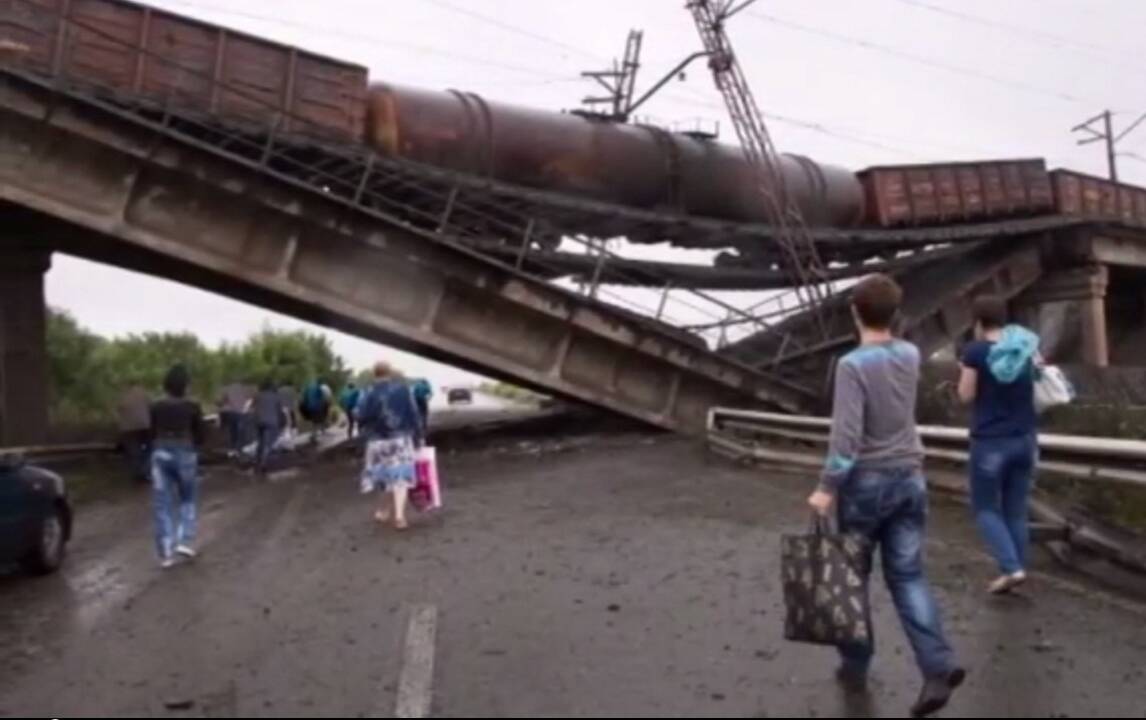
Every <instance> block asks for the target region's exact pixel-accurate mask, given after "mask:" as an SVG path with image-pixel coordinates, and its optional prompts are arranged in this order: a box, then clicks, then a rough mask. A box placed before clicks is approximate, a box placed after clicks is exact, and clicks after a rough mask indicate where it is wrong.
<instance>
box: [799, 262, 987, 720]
mask: <svg viewBox="0 0 1146 720" xmlns="http://www.w3.org/2000/svg"><path fill="white" fill-rule="evenodd" d="M902 297H903V292H902V290H901V289H900V287H899V286H898V285H897V284H896V282H895V281H894V280H892V279H891V278H890V277H887V276H886V275H873V276H871V277H868V278H866V279H865V280H863V281H862V282H861V283H860V284H859V285H857V286H856V288H855V290H854V291H853V294H852V305H851V310H852V315H853V318H854V320H855V323H856V325H857V327H858V329H859V334H860V346H859V347H858V348H856V349H855V350H853V351H852V352H850V353H848V354H847V355H845V356H844V357H842V358H841V359H840V361H839V364H838V366H837V367H836V382H835V398H834V401H833V404H832V431H831V440H830V445H829V448H828V457H827V461H826V463H825V467H824V471H823V475H822V478H821V481H820V485H819V487H818V488H817V490H816V491H815V492H814V493H813V494H812V496H811V497H810V498H809V499H808V502H809V504H810V505H811V506H812V508H813V509H814V510H815V511H816V512H817V513H819V514H821V515H829V514H830V513H831V511H832V508H833V507H835V509H836V512H837V516H838V519H839V525H840V532H842V533H854V534H858V535H863V536H865V537H867V538H868V539H869V540H870V541H871V542H872V544H873V547H874V546H878V547H879V549H880V552H881V557H882V561H883V574H884V580H885V581H886V583H887V587H888V590H889V591H890V592H891V596H892V599H893V600H894V602H895V608H896V611H897V612H898V613H899V619H900V622H901V623H902V625H903V629H904V632H905V633H906V634H907V638H908V640H909V641H910V643H911V647H912V649H913V650H914V653H915V660H916V663H917V664H918V666H919V669H920V671H921V673H922V675H923V688H922V690H921V692H920V694H919V698H918V700H916V702H915V704H914V705H913V706H912V708H911V714H912V716H913V717H926V716H928V715H932V714H934V713H936V712H938V711H939V710H941V709H943V708H944V707H945V706H946V705H947V703H948V701H949V700H950V698H951V694H952V693H953V692H954V690H955V689H956V688H957V687H959V685H961V684H962V683H963V679H964V678H965V676H966V673H965V672H964V671H963V669H962V668H960V667H959V665H958V664H957V663H956V661H955V655H954V652H953V651H952V649H951V646H950V644H949V643H948V642H947V638H946V636H945V635H944V633H943V628H942V623H941V622H940V617H939V608H938V607H937V606H936V603H935V598H934V596H933V595H932V592H931V588H930V586H929V585H928V583H927V578H926V577H925V575H924V571H923V545H924V535H925V532H926V524H927V483H926V481H925V479H924V477H923V472H922V464H923V445H922V443H921V442H920V439H919V434H918V432H917V431H916V426H915V397H916V388H917V387H918V384H919V349H918V348H916V347H915V346H914V345H912V344H911V343H909V342H906V341H904V340H898V339H896V338H895V337H893V336H892V333H891V326H892V323H893V321H894V320H895V317H896V315H897V313H898V311H899V304H900V302H901V300H902ZM874 654H875V648H874V645H863V646H854V647H841V648H840V655H841V657H842V664H841V666H840V669H839V671H838V672H837V677H838V678H839V680H840V682H841V683H842V684H843V685H844V686H845V687H846V688H848V689H850V690H856V691H862V690H865V689H866V683H867V675H868V670H869V668H870V666H871V661H872V658H873V656H874Z"/></svg>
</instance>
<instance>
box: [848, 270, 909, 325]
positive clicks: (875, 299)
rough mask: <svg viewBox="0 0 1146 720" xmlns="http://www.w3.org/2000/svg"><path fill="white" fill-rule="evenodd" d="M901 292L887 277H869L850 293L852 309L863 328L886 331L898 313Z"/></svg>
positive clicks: (901, 297)
mask: <svg viewBox="0 0 1146 720" xmlns="http://www.w3.org/2000/svg"><path fill="white" fill-rule="evenodd" d="M902 301H903V290H902V289H901V288H900V287H899V283H897V282H895V280H893V279H891V278H890V277H888V276H887V275H883V274H877V275H870V276H868V277H866V278H864V279H863V280H861V281H860V283H859V284H858V285H856V287H855V290H853V291H852V307H854V308H855V310H856V315H858V316H859V320H860V322H861V323H862V324H863V326H864V327H869V328H872V329H874V330H887V329H888V328H890V327H891V323H892V322H893V321H894V320H895V315H896V313H898V312H899V304H900V302H902Z"/></svg>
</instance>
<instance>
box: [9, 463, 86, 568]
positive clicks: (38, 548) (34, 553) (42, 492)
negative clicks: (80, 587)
mask: <svg viewBox="0 0 1146 720" xmlns="http://www.w3.org/2000/svg"><path fill="white" fill-rule="evenodd" d="M71 536H72V508H71V505H70V504H69V503H68V495H67V490H66V488H65V486H64V480H63V478H61V477H60V476H59V475H57V474H55V473H54V472H51V471H49V470H45V469H43V468H38V467H35V466H32V465H29V464H27V463H26V462H25V461H24V460H23V459H22V458H18V457H3V456H0V565H8V564H12V563H19V564H20V565H21V566H22V567H23V568H24V569H25V570H27V571H28V572H30V573H35V574H37V575H47V574H48V573H52V572H55V571H56V570H58V569H59V567H60V565H61V564H62V563H63V561H64V552H65V549H66V548H67V544H68V540H70V539H71Z"/></svg>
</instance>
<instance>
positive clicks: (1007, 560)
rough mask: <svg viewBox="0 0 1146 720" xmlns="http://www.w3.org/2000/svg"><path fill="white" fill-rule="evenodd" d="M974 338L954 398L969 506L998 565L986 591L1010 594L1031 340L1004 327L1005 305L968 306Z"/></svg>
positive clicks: (1020, 528)
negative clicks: (966, 452)
mask: <svg viewBox="0 0 1146 720" xmlns="http://www.w3.org/2000/svg"><path fill="white" fill-rule="evenodd" d="M973 312H974V319H975V338H976V339H975V341H974V342H972V343H970V344H969V345H968V346H967V347H966V349H965V350H964V352H963V359H962V367H961V369H960V376H959V398H960V399H961V400H962V401H963V402H965V403H971V404H972V408H973V414H972V419H971V466H970V472H971V506H972V508H973V509H974V512H975V521H976V522H977V523H978V525H979V531H980V533H981V534H982V536H983V539H984V540H985V541H986V543H987V546H988V547H989V548H990V550H991V554H992V555H993V556H994V558H995V561H996V562H997V563H998V565H999V573H1000V574H999V577H998V578H997V579H995V580H994V581H993V582H992V583H991V584H990V585H989V586H988V591H989V592H990V593H992V594H995V595H998V594H1002V593H1007V592H1010V591H1011V590H1013V589H1015V588H1016V587H1018V586H1019V585H1022V584H1023V583H1025V582H1026V580H1027V552H1028V546H1029V544H1030V540H1029V537H1030V536H1029V529H1028V526H1027V501H1028V499H1029V498H1030V493H1031V486H1032V482H1033V479H1034V472H1035V463H1036V458H1037V456H1038V415H1037V414H1036V412H1035V404H1034V381H1035V376H1036V374H1037V372H1038V370H1037V366H1038V365H1039V364H1040V363H1041V358H1040V357H1039V354H1038V344H1039V339H1038V336H1036V335H1035V334H1034V333H1032V332H1031V331H1029V330H1027V329H1025V328H1022V327H1019V326H1017V325H1007V324H1006V321H1007V305H1006V302H1005V301H1004V300H1002V299H1001V298H998V297H993V296H986V297H981V298H979V299H977V300H976V301H975V303H974V308H973Z"/></svg>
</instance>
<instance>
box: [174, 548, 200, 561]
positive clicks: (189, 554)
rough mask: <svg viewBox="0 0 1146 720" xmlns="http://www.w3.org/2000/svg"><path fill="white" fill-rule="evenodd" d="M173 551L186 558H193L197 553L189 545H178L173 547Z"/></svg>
mask: <svg viewBox="0 0 1146 720" xmlns="http://www.w3.org/2000/svg"><path fill="white" fill-rule="evenodd" d="M175 552H176V553H178V554H180V555H182V556H183V557H185V558H187V559H188V560H194V559H195V556H196V555H198V553H196V552H195V549H194V548H192V547H191V546H189V545H180V546H179V547H177V548H175Z"/></svg>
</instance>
